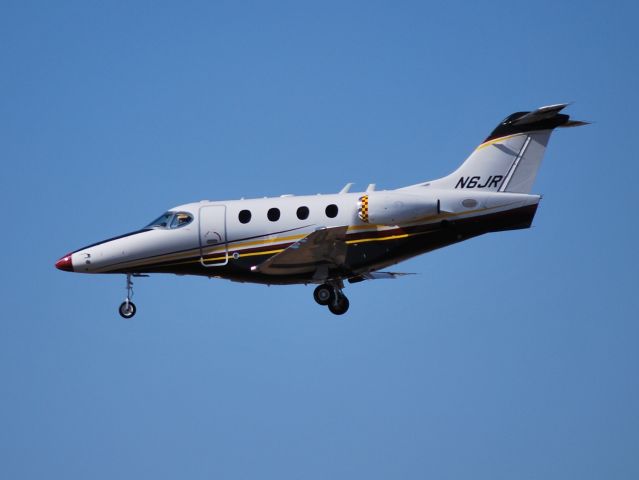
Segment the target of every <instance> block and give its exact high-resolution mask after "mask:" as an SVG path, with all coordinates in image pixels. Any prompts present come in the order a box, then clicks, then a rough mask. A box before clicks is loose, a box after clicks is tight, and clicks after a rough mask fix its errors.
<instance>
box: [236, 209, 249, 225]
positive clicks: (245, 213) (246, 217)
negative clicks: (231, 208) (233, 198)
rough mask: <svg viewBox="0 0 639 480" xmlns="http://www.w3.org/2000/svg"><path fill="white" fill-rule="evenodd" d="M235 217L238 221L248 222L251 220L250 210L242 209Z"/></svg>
mask: <svg viewBox="0 0 639 480" xmlns="http://www.w3.org/2000/svg"><path fill="white" fill-rule="evenodd" d="M237 219H238V220H239V221H240V223H249V222H250V221H251V211H250V210H242V211H241V212H240V213H239V215H238V216H237Z"/></svg>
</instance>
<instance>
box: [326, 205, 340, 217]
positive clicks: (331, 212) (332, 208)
mask: <svg viewBox="0 0 639 480" xmlns="http://www.w3.org/2000/svg"><path fill="white" fill-rule="evenodd" d="M337 212H338V210H337V205H335V204H333V203H332V204H330V205H329V206H327V207H326V216H327V217H328V218H335V217H337Z"/></svg>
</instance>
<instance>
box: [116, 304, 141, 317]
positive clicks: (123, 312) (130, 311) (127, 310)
mask: <svg viewBox="0 0 639 480" xmlns="http://www.w3.org/2000/svg"><path fill="white" fill-rule="evenodd" d="M136 311H137V309H136V308H135V303H133V302H122V304H121V305H120V308H118V312H119V313H120V316H121V317H122V318H126V319H127V320H128V319H129V318H133V315H135V312H136Z"/></svg>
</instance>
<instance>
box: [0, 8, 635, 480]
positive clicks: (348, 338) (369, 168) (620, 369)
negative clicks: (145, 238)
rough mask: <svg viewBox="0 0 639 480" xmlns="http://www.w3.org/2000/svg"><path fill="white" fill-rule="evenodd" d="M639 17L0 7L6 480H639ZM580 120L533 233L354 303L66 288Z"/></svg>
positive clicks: (117, 286)
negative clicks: (190, 219)
mask: <svg viewBox="0 0 639 480" xmlns="http://www.w3.org/2000/svg"><path fill="white" fill-rule="evenodd" d="M638 14H639V11H638V9H637V7H636V3H635V2H613V3H606V2H591V1H580V2H556V1H553V2H544V1H537V2H514V1H508V2H455V1H450V2H435V3H433V4H429V3H428V2H378V1H366V2H326V1H325V2H312V3H311V2H293V1H291V2H277V1H272V2H257V3H251V2H247V3H243V4H242V5H240V2H212V1H211V2H195V1H193V2H191V1H188V2H150V1H149V2H131V1H127V2H94V1H84V0H83V1H76V2H31V1H6V0H5V1H3V2H2V3H1V4H0V62H1V63H0V66H1V69H2V70H1V71H2V74H1V75H0V161H1V162H2V175H1V176H0V187H1V188H0V195H1V196H2V197H1V200H2V203H3V204H4V205H5V218H6V220H5V222H4V223H3V225H4V228H3V229H2V240H1V242H2V251H3V252H4V257H5V258H4V262H3V267H4V268H3V274H2V277H1V278H2V280H1V282H2V285H1V287H2V290H1V291H2V310H3V314H2V316H1V317H2V320H1V321H0V406H1V409H0V477H2V478H7V479H9V478H10V479H43V478H47V479H49V478H60V479H88V478H90V479H94V480H98V479H109V480H110V479H113V478H131V479H140V478H153V479H165V478H166V479H175V478H189V479H253V478H260V479H263V478H268V479H271V478H272V479H277V480H284V479H328V478H330V479H352V478H362V479H367V480H375V479H389V478H402V479H418V478H419V479H422V478H437V479H468V478H473V479H490V480H494V479H513V478H516V479H540V478H544V479H566V478H579V479H582V480H585V479H601V478H615V479H636V478H639V375H638V371H637V370H638V366H639V349H638V345H639V325H638V323H637V322H638V317H639V316H638V314H637V311H638V308H639V301H638V300H637V296H638V294H637V287H638V283H639V282H638V281H637V273H636V271H637V266H638V255H637V248H636V245H637V234H638V233H639V232H638V231H637V230H638V228H637V221H636V217H637V215H636V205H637V199H638V192H637V177H638V174H639V169H638V167H637V162H638V158H637V148H636V129H637V126H636V122H637V111H638V109H639V102H638V99H639V95H638V93H637V89H638V85H639V81H638V80H639V78H638V73H639V55H638V47H639V44H638V41H637V18H638V17H639V15H638ZM566 101H569V102H572V101H574V102H575V104H574V105H572V106H571V107H570V109H569V112H570V113H571V114H572V115H573V117H574V118H576V119H581V120H591V121H594V122H595V123H594V124H593V125H591V126H589V127H585V128H579V129H572V130H564V131H560V132H557V133H556V134H555V136H554V137H553V139H552V140H551V144H550V148H549V150H548V152H547V155H546V158H545V161H544V164H543V166H542V170H541V172H540V176H539V177H538V180H537V183H536V185H535V191H536V192H538V193H542V194H543V195H544V199H543V202H542V204H541V207H540V209H539V211H538V214H537V217H536V218H535V221H534V226H533V228H532V229H530V230H525V231H516V232H508V233H501V234H493V235H488V236H484V237H480V238H477V239H474V240H471V241H469V242H466V243H463V244H460V245H456V246H453V247H449V248H447V249H443V250H440V251H437V252H434V253H431V254H429V255H425V256H422V257H419V258H416V259H413V260H411V261H409V262H406V263H405V264H403V265H402V266H401V267H400V268H399V270H402V271H408V272H419V273H420V275H417V276H413V277H408V278H404V279H401V280H397V281H394V282H391V281H386V282H384V281H379V282H369V283H360V284H357V285H352V286H349V287H348V290H347V293H348V295H349V297H350V299H351V311H349V313H348V315H346V316H345V317H333V316H332V315H330V314H329V313H328V312H327V311H326V310H325V309H323V308H320V307H318V306H317V305H315V304H314V302H313V300H312V298H311V290H312V289H311V288H310V287H301V286H294V287H272V288H267V287H263V286H255V285H241V284H234V283H230V282H225V281H221V280H206V279H202V278H183V277H174V276H164V277H163V276H156V277H151V278H148V279H141V280H139V281H137V282H136V297H135V300H136V303H137V305H138V309H139V312H138V315H137V316H136V318H135V319H134V320H132V321H124V320H122V319H120V317H119V316H118V315H117V313H116V308H117V305H118V304H119V303H120V302H121V300H122V298H123V296H124V280H123V278H121V277H119V276H117V277H116V276H113V277H110V276H86V275H77V274H76V275H74V274H69V273H64V272H59V271H57V270H55V269H54V267H53V263H54V262H55V260H57V259H58V258H59V257H60V256H61V255H63V254H65V253H67V252H68V251H70V250H73V249H75V248H78V247H81V246H82V245H85V244H87V243H91V242H94V241H98V240H101V239H103V238H107V237H110V236H113V235H117V234H119V233H123V232H127V231H130V230H131V229H135V228H137V227H140V226H142V225H144V224H145V223H147V222H148V221H150V220H152V219H153V218H154V217H155V216H157V215H158V214H160V213H161V212H162V211H164V210H166V209H167V208H170V207H172V206H175V205H179V204H181V203H185V202H190V201H196V200H201V199H228V198H239V197H242V196H265V195H279V194H284V193H295V194H305V193H317V192H336V191H338V190H339V189H340V188H341V187H342V186H343V185H344V184H345V183H346V182H351V181H352V182H357V186H358V187H359V188H365V187H366V185H367V184H368V183H369V182H376V183H377V184H378V186H379V187H380V188H396V187H400V186H403V185H408V184H411V183H415V182H417V181H421V180H428V179H431V178H436V177H438V176H441V175H444V174H446V173H448V172H449V171H451V170H452V169H453V168H455V167H456V166H457V165H458V164H459V163H460V162H461V161H462V160H463V159H464V158H465V157H466V156H467V155H468V154H469V153H470V152H471V151H472V149H473V148H474V147H475V146H476V145H477V144H478V143H479V142H480V141H481V140H482V139H483V138H484V137H485V136H486V135H487V134H488V133H489V132H490V131H491V129H492V128H493V127H494V126H495V125H496V123H497V122H498V121H499V120H500V119H502V118H503V117H504V116H506V115H507V114H509V113H511V112H513V111H518V110H525V109H532V108H535V107H539V106H541V105H546V104H550V103H557V102H566Z"/></svg>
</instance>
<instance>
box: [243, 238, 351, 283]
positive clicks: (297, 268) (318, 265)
mask: <svg viewBox="0 0 639 480" xmlns="http://www.w3.org/2000/svg"><path fill="white" fill-rule="evenodd" d="M347 229H348V227H347V226H344V227H331V228H322V229H319V230H315V231H314V232H313V233H310V234H308V235H307V236H305V237H304V238H302V239H301V240H299V241H297V242H295V243H294V244H293V245H291V246H289V247H288V248H286V249H285V250H283V251H282V252H280V253H278V254H275V255H273V256H272V257H271V258H269V259H268V260H266V261H265V262H263V263H261V264H259V265H256V266H254V267H252V268H251V270H253V271H254V272H260V273H266V274H269V275H291V274H297V273H309V272H318V271H321V270H328V269H329V268H334V267H339V266H342V265H343V264H344V262H345V260H346V242H345V239H346V230H347Z"/></svg>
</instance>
